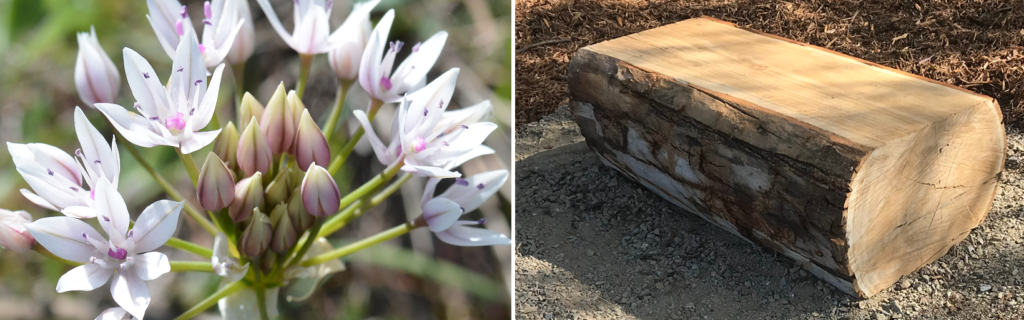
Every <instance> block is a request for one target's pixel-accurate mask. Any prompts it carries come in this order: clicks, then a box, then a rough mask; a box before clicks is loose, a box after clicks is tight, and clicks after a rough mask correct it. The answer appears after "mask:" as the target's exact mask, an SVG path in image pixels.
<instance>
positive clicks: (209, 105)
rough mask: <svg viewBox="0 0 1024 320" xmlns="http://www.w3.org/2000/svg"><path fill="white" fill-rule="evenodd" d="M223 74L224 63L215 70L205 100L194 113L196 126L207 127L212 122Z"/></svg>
mask: <svg viewBox="0 0 1024 320" xmlns="http://www.w3.org/2000/svg"><path fill="white" fill-rule="evenodd" d="M223 74H224V64H220V65H218V66H217V69H216V70H214V71H213V77H212V78H210V86H209V87H208V88H207V89H206V95H205V96H203V102H202V103H201V104H199V107H197V108H196V111H195V113H193V115H192V117H193V118H192V119H194V120H195V128H199V129H202V128H206V125H207V124H208V123H210V119H212V118H213V113H214V110H216V109H217V95H218V94H219V93H220V79H221V76H222V75H223Z"/></svg>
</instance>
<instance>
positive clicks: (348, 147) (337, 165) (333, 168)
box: [327, 98, 384, 176]
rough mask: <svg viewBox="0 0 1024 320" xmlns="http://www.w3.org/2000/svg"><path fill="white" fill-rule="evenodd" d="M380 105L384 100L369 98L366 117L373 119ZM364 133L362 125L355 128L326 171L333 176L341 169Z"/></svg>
mask: <svg viewBox="0 0 1024 320" xmlns="http://www.w3.org/2000/svg"><path fill="white" fill-rule="evenodd" d="M382 105H384V101H381V100H377V99H372V98H371V99H370V108H369V109H368V110H367V112H366V118H367V119H368V120H369V121H373V117H375V116H376V115H377V111H380V106H382ZM371 123H372V122H371ZM364 133H366V132H365V131H364V130H363V127H362V126H359V128H358V129H356V132H355V133H353V134H352V137H350V138H349V139H348V142H347V143H345V146H344V147H342V148H341V151H339V152H338V155H337V156H335V157H334V159H332V160H331V165H329V166H327V172H329V173H330V174H331V175H332V176H333V175H334V173H336V172H338V169H341V165H342V164H344V163H345V160H347V159H348V156H349V155H351V154H352V150H355V148H356V143H359V139H361V138H362V137H363V134H364Z"/></svg>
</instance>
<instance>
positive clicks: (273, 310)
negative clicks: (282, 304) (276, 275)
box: [217, 287, 281, 320]
mask: <svg viewBox="0 0 1024 320" xmlns="http://www.w3.org/2000/svg"><path fill="white" fill-rule="evenodd" d="M280 289H281V288H280V287H277V288H273V289H267V291H265V292H266V295H264V297H265V298H266V301H267V317H269V318H274V317H277V316H278V315H280V312H279V311H278V309H277V298H278V294H279V293H280ZM217 306H218V307H220V314H221V316H222V317H224V320H250V319H259V318H260V314H259V305H257V300H256V291H255V290H253V289H252V288H250V287H245V288H244V289H242V290H239V291H238V292H235V293H234V294H232V295H229V296H227V297H225V298H223V299H220V300H219V301H217Z"/></svg>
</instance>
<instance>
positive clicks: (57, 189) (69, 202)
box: [17, 168, 89, 208]
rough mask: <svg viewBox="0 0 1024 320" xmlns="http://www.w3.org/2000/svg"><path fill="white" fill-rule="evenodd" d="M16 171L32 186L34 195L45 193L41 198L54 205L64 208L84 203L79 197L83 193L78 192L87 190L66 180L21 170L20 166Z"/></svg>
mask: <svg viewBox="0 0 1024 320" xmlns="http://www.w3.org/2000/svg"><path fill="white" fill-rule="evenodd" d="M17 171H18V173H20V174H21V177H22V178H24V179H25V182H27V183H28V185H29V186H31V187H32V190H33V191H34V192H35V194H36V195H40V196H39V197H43V196H42V195H45V196H46V197H45V198H43V199H46V202H48V203H50V204H52V205H53V206H54V207H57V208H65V207H70V206H76V205H86V203H85V201H84V200H83V198H82V197H81V196H83V194H80V193H82V192H86V193H87V192H89V191H85V190H82V189H81V188H79V187H77V186H75V185H73V184H70V183H68V182H67V181H64V182H61V181H54V179H45V178H42V177H47V176H46V174H45V173H43V174H42V175H40V174H38V173H35V172H29V171H27V170H23V169H22V168H18V169H17ZM47 178H49V177H47ZM72 188H74V189H72Z"/></svg>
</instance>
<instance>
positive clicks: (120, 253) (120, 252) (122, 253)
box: [107, 246, 128, 260]
mask: <svg viewBox="0 0 1024 320" xmlns="http://www.w3.org/2000/svg"><path fill="white" fill-rule="evenodd" d="M114 248H117V251H114ZM114 248H110V249H107V255H108V256H110V257H111V258H114V259H115V260H124V259H125V258H127V257H128V250H125V249H124V248H121V247H116V246H115V247H114Z"/></svg>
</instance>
